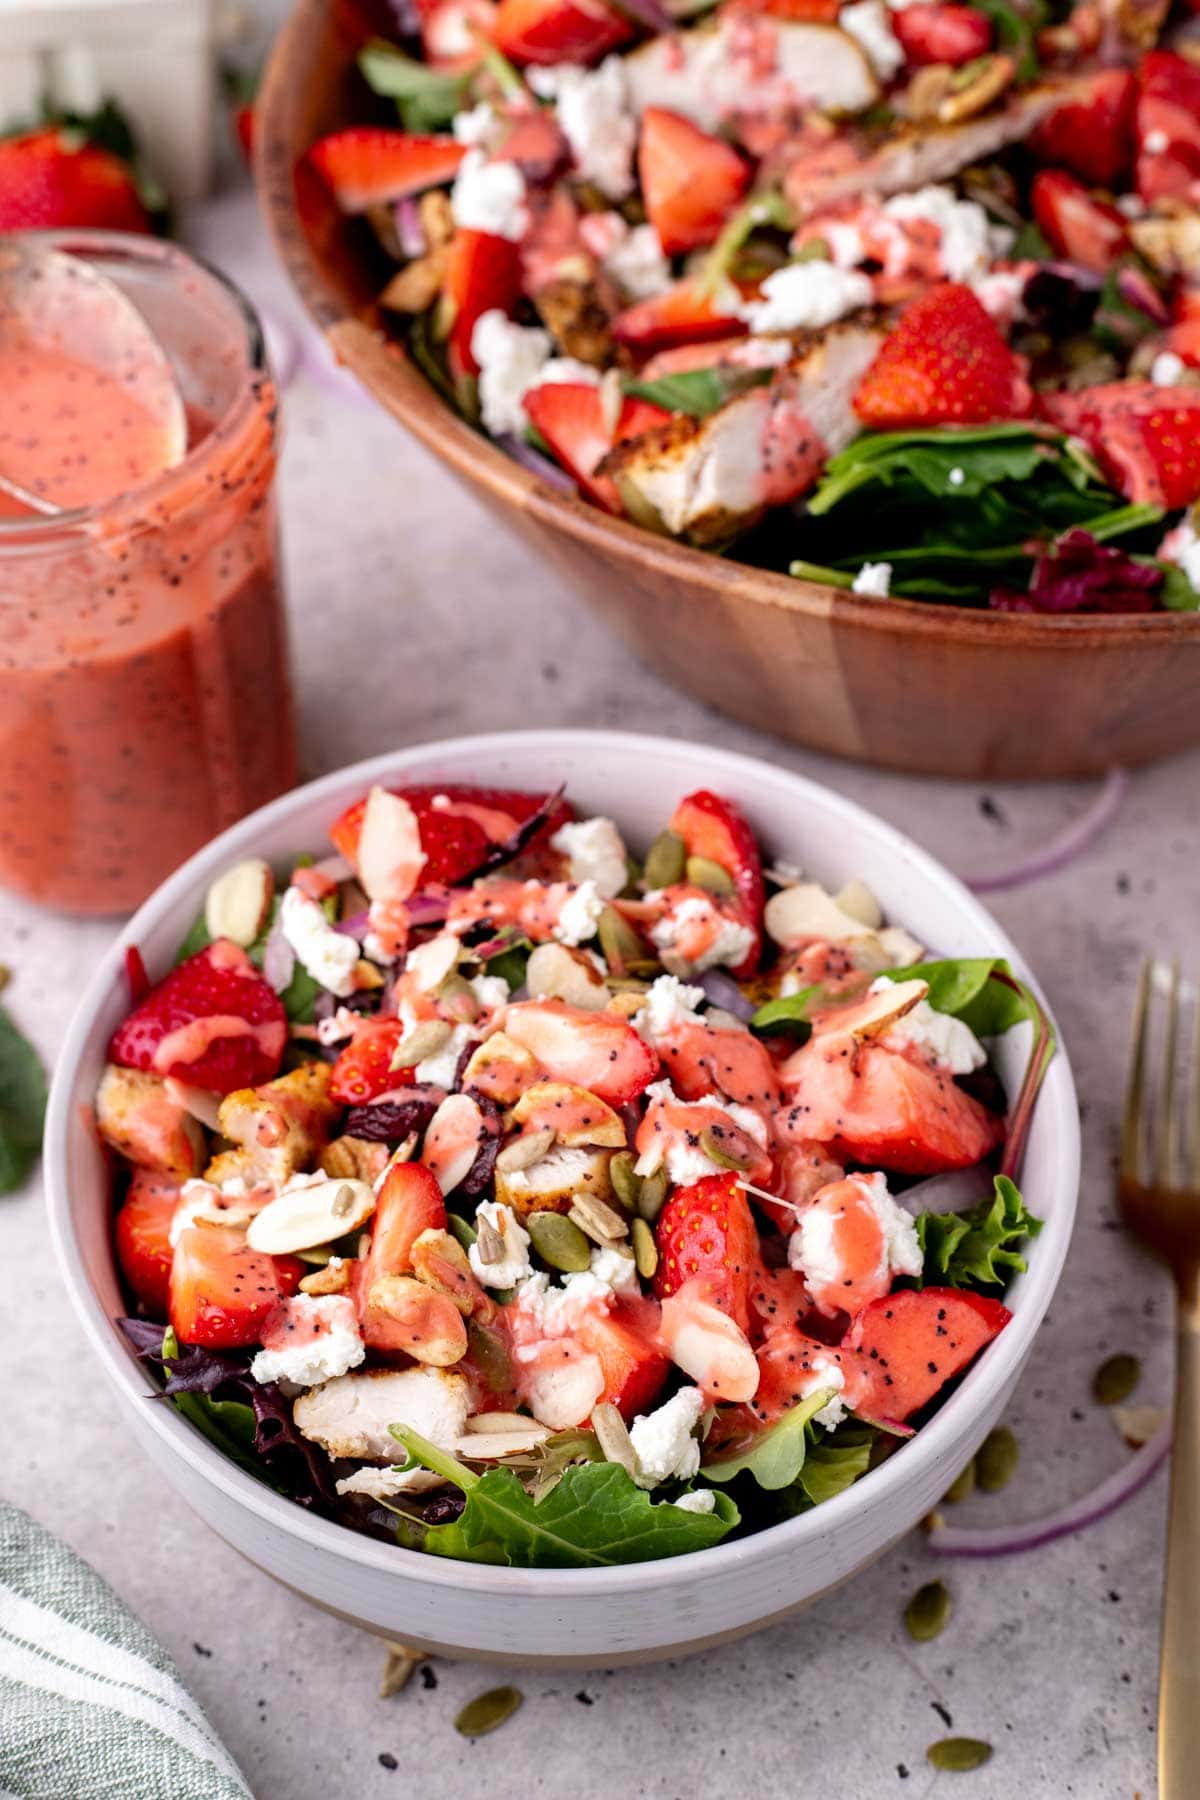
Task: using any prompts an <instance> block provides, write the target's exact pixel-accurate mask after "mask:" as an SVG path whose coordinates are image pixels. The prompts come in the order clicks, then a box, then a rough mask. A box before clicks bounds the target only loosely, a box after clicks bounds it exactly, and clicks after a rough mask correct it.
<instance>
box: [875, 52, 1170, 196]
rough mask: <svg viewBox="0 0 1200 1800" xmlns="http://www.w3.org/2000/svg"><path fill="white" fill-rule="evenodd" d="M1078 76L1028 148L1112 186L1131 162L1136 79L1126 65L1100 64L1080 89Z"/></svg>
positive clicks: (1040, 158) (1101, 184)
mask: <svg viewBox="0 0 1200 1800" xmlns="http://www.w3.org/2000/svg"><path fill="white" fill-rule="evenodd" d="M896 29H897V30H898V29H899V25H898V24H897V27H896ZM1080 80H1081V78H1080V77H1079V76H1077V75H1072V77H1071V85H1072V88H1073V89H1074V90H1075V94H1076V97H1075V98H1074V99H1071V100H1067V101H1065V102H1064V103H1063V105H1062V106H1058V107H1056V108H1055V110H1054V111H1053V112H1052V113H1051V114H1050V116H1049V117H1048V118H1047V119H1044V120H1043V121H1042V123H1041V124H1040V125H1039V126H1038V128H1037V130H1036V131H1035V132H1033V134H1032V136H1031V137H1030V139H1029V148H1030V149H1031V150H1032V152H1033V154H1034V156H1036V157H1037V159H1038V161H1039V162H1045V163H1053V164H1054V165H1056V166H1057V167H1059V168H1063V169H1069V170H1070V171H1071V173H1072V175H1078V176H1079V178H1080V180H1081V181H1086V182H1089V183H1090V184H1091V185H1092V186H1093V187H1106V188H1113V187H1115V186H1116V185H1117V183H1118V182H1119V181H1121V179H1122V178H1123V176H1124V175H1125V174H1126V173H1127V171H1128V170H1129V168H1130V165H1131V164H1132V162H1133V106H1134V99H1135V96H1136V93H1137V84H1136V83H1135V81H1134V78H1133V75H1132V74H1131V72H1130V71H1129V70H1128V69H1100V70H1098V71H1097V72H1096V73H1095V74H1094V75H1089V76H1088V77H1087V78H1086V85H1085V86H1084V87H1083V89H1082V91H1080V87H1079V84H1080Z"/></svg>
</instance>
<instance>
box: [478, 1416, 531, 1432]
mask: <svg viewBox="0 0 1200 1800" xmlns="http://www.w3.org/2000/svg"><path fill="white" fill-rule="evenodd" d="M545 1429H546V1427H545V1426H544V1425H539V1424H538V1422H537V1420H536V1419H531V1418H529V1417H528V1416H527V1415H526V1414H525V1413H518V1412H481V1413H473V1414H472V1416H471V1417H470V1418H469V1419H468V1420H467V1430H468V1431H482V1432H494V1431H545Z"/></svg>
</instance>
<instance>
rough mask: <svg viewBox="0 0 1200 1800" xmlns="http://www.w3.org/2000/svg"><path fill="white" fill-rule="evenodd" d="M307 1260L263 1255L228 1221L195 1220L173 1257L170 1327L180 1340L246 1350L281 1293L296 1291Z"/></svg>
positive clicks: (259, 1334)
mask: <svg viewBox="0 0 1200 1800" xmlns="http://www.w3.org/2000/svg"><path fill="white" fill-rule="evenodd" d="M303 1274H304V1264H303V1263H302V1262H298V1261H297V1260H296V1258H295V1257H294V1256H263V1255H262V1254H261V1252H260V1251H258V1250H251V1249H250V1247H249V1245H248V1244H247V1242H246V1239H245V1235H244V1233H242V1232H240V1231H234V1230H232V1229H231V1228H230V1227H229V1226H227V1225H193V1226H190V1227H189V1228H188V1230H186V1231H184V1232H182V1233H181V1234H180V1238H179V1242H178V1243H177V1244H176V1246H175V1254H174V1256H173V1258H172V1260H171V1281H170V1292H169V1301H170V1316H171V1329H172V1330H173V1331H174V1333H175V1336H176V1337H177V1338H178V1339H179V1342H180V1343H181V1344H203V1345H205V1346H206V1348H208V1349H209V1350H242V1349H245V1348H247V1347H248V1346H249V1345H251V1344H257V1343H258V1342H259V1339H260V1337H261V1335H262V1329H263V1326H264V1325H265V1324H266V1322H267V1319H268V1318H269V1317H270V1314H271V1311H272V1309H273V1308H274V1306H275V1304H276V1302H277V1301H278V1300H279V1298H280V1296H281V1295H286V1294H294V1293H295V1291H296V1288H297V1286H298V1285H299V1282H300V1278H301V1276H302V1275H303Z"/></svg>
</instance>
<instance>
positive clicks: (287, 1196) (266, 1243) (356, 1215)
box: [246, 1180, 375, 1256]
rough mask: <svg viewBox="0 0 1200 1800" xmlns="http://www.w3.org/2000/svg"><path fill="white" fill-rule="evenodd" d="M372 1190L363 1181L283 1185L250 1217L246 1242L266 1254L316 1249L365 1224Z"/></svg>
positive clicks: (371, 1204)
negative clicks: (280, 1190) (282, 1187)
mask: <svg viewBox="0 0 1200 1800" xmlns="http://www.w3.org/2000/svg"><path fill="white" fill-rule="evenodd" d="M374 1211H375V1193H374V1190H373V1189H372V1188H371V1187H370V1185H369V1184H368V1183H367V1182H365V1181H350V1180H347V1181H339V1180H325V1181H314V1182H309V1183H306V1184H305V1186H303V1187H293V1188H285V1189H284V1191H283V1193H282V1194H280V1195H279V1197H278V1199H276V1200H272V1201H270V1202H269V1203H268V1204H267V1205H266V1206H264V1207H263V1209H262V1211H261V1212H260V1213H256V1214H255V1216H254V1218H253V1219H252V1220H251V1221H250V1225H249V1228H248V1230H247V1232H246V1242H247V1243H248V1244H249V1246H250V1248H251V1249H252V1250H261V1251H262V1252H263V1253H264V1255H267V1256H291V1255H293V1254H294V1253H295V1252H296V1251H297V1250H315V1249H316V1248H317V1246H318V1245H319V1244H329V1243H332V1242H333V1241H334V1239H335V1238H340V1237H345V1236H346V1234H347V1232H351V1231H357V1230H358V1228H359V1226H360V1225H365V1224H366V1222H367V1220H368V1219H369V1218H370V1217H371V1214H372V1213H373V1212H374Z"/></svg>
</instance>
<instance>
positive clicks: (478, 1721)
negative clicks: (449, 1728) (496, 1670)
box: [454, 1687, 525, 1738]
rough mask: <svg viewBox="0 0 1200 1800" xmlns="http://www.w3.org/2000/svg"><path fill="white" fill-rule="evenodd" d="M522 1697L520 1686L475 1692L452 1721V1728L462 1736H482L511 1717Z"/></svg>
mask: <svg viewBox="0 0 1200 1800" xmlns="http://www.w3.org/2000/svg"><path fill="white" fill-rule="evenodd" d="M524 1698H525V1696H524V1694H523V1693H522V1692H521V1690H520V1688H515V1687H498V1688H489V1689H488V1691H487V1693H486V1694H477V1695H476V1696H475V1698H474V1700H468V1701H467V1704H466V1705H465V1706H464V1707H463V1709H462V1711H461V1712H460V1713H459V1715H458V1717H457V1718H456V1719H455V1721H454V1729H455V1731H460V1732H461V1733H462V1735H463V1737H469V1738H477V1737H484V1736H486V1734H487V1733H488V1732H489V1731H495V1729H496V1727H497V1726H498V1725H503V1723H504V1721H505V1719H511V1718H512V1716H513V1714H514V1713H515V1712H516V1710H517V1708H518V1706H520V1704H521V1702H522V1700H524Z"/></svg>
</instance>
